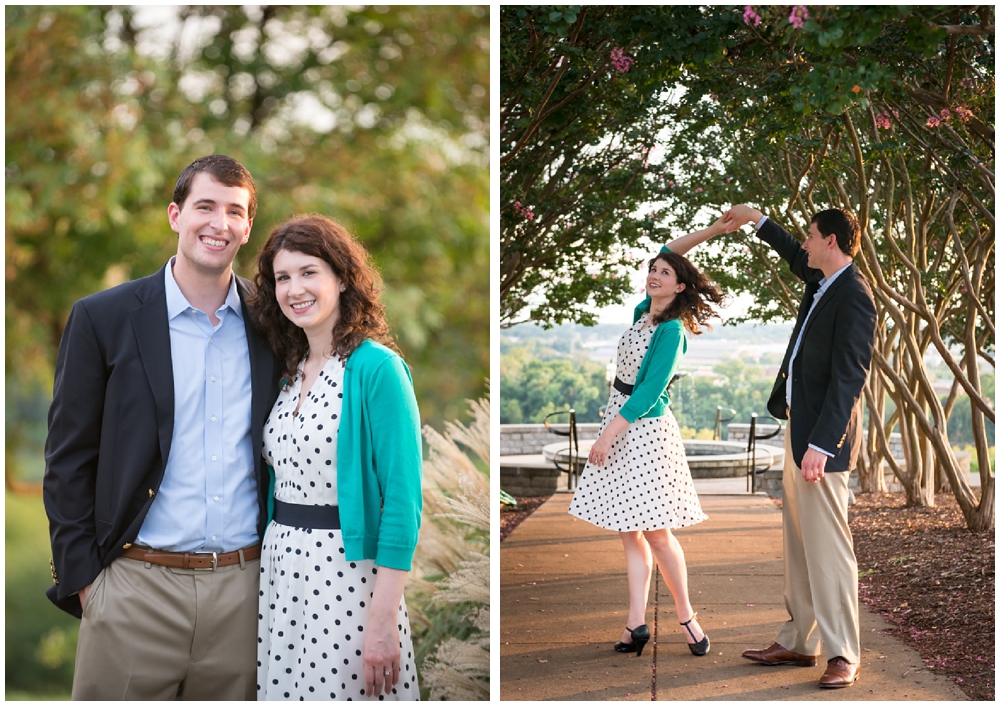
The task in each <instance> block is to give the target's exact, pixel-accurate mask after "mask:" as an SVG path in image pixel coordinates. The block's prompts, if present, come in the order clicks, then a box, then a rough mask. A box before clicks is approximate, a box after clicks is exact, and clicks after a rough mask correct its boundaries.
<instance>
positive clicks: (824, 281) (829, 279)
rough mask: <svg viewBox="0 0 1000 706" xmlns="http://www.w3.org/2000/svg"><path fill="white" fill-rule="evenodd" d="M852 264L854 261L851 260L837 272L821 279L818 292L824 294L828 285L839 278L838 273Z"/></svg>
mask: <svg viewBox="0 0 1000 706" xmlns="http://www.w3.org/2000/svg"><path fill="white" fill-rule="evenodd" d="M853 264H854V261H853V260H852V261H851V262H848V263H847V264H846V265H844V266H843V267H841V268H840V269H839V270H837V271H836V272H834V273H833V274H832V275H830V276H829V277H824V278H823V279H821V280H820V281H819V290H820V291H821V292H825V291H826V290H827V289H829V288H830V285H831V284H833V280H835V279H837V278H838V277H840V273H841V272H843V271H844V270H846V269H847V268H848V267H850V266H851V265H853Z"/></svg>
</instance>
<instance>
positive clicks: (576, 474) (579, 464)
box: [542, 408, 583, 490]
mask: <svg viewBox="0 0 1000 706" xmlns="http://www.w3.org/2000/svg"><path fill="white" fill-rule="evenodd" d="M557 414H568V415H569V431H559V430H558V429H553V428H552V427H550V426H549V417H554V416H556V415H557ZM542 423H543V424H544V425H545V430H546V431H548V432H549V433H551V434H555V435H556V436H568V437H569V444H567V447H566V448H567V450H568V452H569V466H568V467H564V466H562V465H560V463H559V455H558V453H556V454H553V456H552V463H553V464H554V465H555V467H556V468H557V469H559V470H560V471H565V472H566V473H567V474H569V478H567V480H566V487H567V489H569V490H573V483H574V481H576V485H577V486H579V484H580V471H581V470H582V468H583V460H582V459H581V458H580V437H579V435H578V434H577V430H576V410H575V409H572V408H570V409H564V410H561V411H559V412H552V413H551V414H546V415H545V418H544V419H543V420H542Z"/></svg>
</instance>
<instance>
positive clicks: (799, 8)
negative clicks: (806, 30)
mask: <svg viewBox="0 0 1000 706" xmlns="http://www.w3.org/2000/svg"><path fill="white" fill-rule="evenodd" d="M808 19H809V10H807V9H806V6H805V5H794V6H793V7H792V14H790V15H789V16H788V21H789V22H791V23H792V27H794V28H795V29H802V28H803V27H804V26H805V24H806V20H808Z"/></svg>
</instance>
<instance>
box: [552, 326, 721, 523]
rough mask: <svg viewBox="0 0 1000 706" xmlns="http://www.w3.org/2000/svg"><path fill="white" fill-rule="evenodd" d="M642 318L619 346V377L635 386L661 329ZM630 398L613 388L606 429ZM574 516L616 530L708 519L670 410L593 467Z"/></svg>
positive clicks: (621, 440) (640, 422)
mask: <svg viewBox="0 0 1000 706" xmlns="http://www.w3.org/2000/svg"><path fill="white" fill-rule="evenodd" d="M645 321H646V316H643V317H642V318H641V319H639V320H638V321H637V322H636V323H635V325H633V326H632V328H630V329H629V330H628V331H626V332H625V334H624V335H623V336H622V337H621V340H620V341H619V342H618V363H617V367H616V370H615V374H616V375H617V376H618V377H619V378H620V379H621V381H622V382H624V383H628V384H633V383H634V382H635V377H636V375H637V374H638V373H639V367H640V366H641V365H642V359H643V357H644V356H645V355H646V351H647V350H648V349H649V342H650V340H651V339H652V337H653V332H654V331H655V329H656V326H648V327H646V328H645V329H643V328H642V325H643V323H644V322H645ZM627 401H628V397H627V396H626V395H624V394H622V393H621V392H619V391H618V390H616V389H614V388H612V390H611V397H610V398H609V400H608V407H607V411H606V412H605V414H604V421H603V422H602V424H601V431H604V427H605V426H606V425H607V424H608V422H610V421H611V420H612V419H614V418H615V417H616V416H618V412H619V411H620V410H621V408H622V407H623V406H624V405H625V403H626V402H627ZM569 512H570V514H571V515H575V516H576V517H579V518H580V519H582V520H586V521H587V522H590V523H592V524H594V525H597V526H598V527H601V528H603V529H608V530H614V531H616V532H636V531H640V530H658V529H677V528H680V527H688V526H690V525H694V524H697V523H699V522H701V521H702V520H707V519H708V515H706V514H705V513H704V512H702V510H701V503H700V502H698V494H697V493H696V492H695V490H694V483H693V482H692V481H691V471H690V469H689V468H688V463H687V457H686V456H685V455H684V444H683V443H682V442H681V434H680V429H679V428H678V427H677V421H676V420H675V419H674V415H673V414H672V413H671V412H670V410H669V409H667V410H666V413H665V414H664V415H663V416H662V417H650V418H643V419H637V420H636V421H635V423H634V424H631V425H629V427H628V429H627V430H625V431H624V432H622V433H621V434H619V435H618V436H616V437H615V440H614V442H612V444H611V450H610V451H609V452H608V456H607V458H606V460H605V462H604V466H593V465H591V464H590V463H587V465H586V466H585V467H584V469H583V474H582V475H581V476H580V485H579V487H578V488H577V490H576V492H575V493H574V495H573V502H572V503H570V506H569Z"/></svg>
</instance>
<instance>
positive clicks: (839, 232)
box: [812, 208, 861, 257]
mask: <svg viewBox="0 0 1000 706" xmlns="http://www.w3.org/2000/svg"><path fill="white" fill-rule="evenodd" d="M812 222H813V223H815V224H816V228H817V230H819V232H820V235H822V236H823V237H824V238H829V237H830V236H831V235H836V236H837V246H838V247H839V248H840V251H841V252H842V253H844V254H845V255H849V256H850V257H854V256H855V255H857V254H858V250H859V249H860V248H861V227H860V226H859V225H858V219H857V218H855V217H854V214H853V213H851V212H850V211H843V210H841V209H839V208H831V209H828V210H826V211H820V212H819V213H817V214H816V215H815V216H813V217H812Z"/></svg>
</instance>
